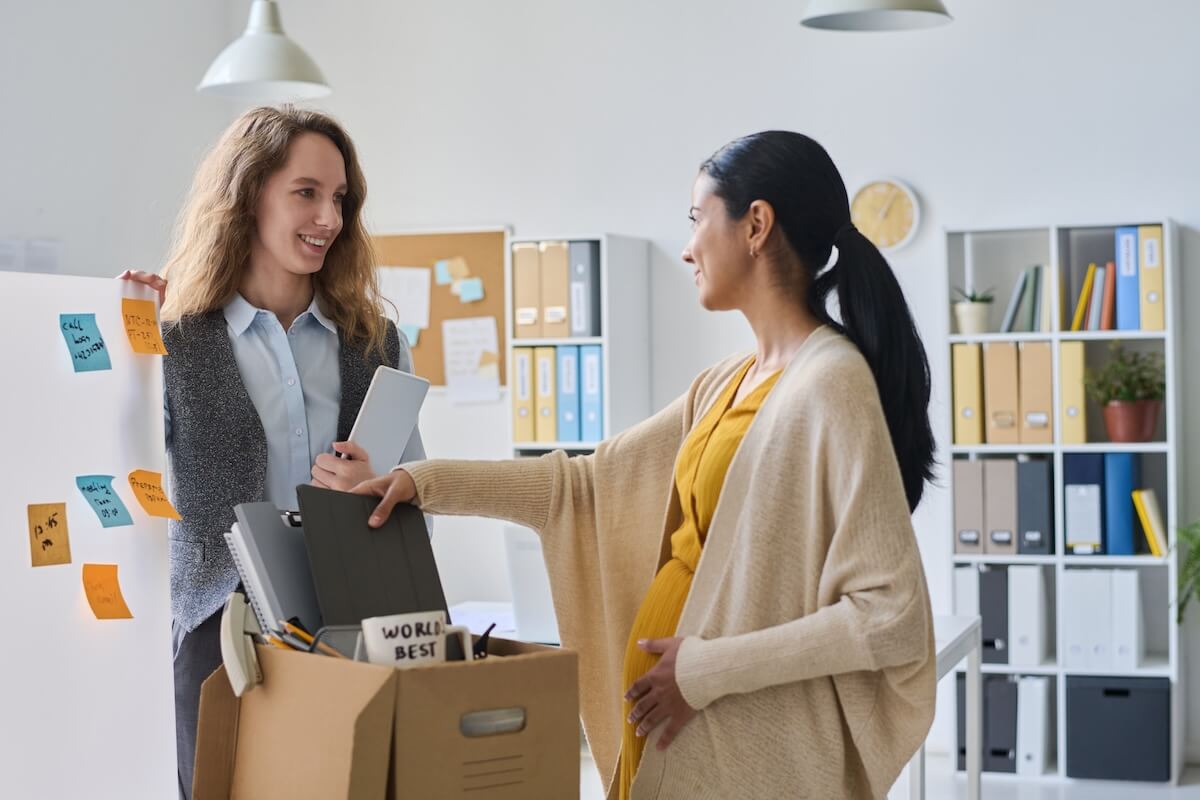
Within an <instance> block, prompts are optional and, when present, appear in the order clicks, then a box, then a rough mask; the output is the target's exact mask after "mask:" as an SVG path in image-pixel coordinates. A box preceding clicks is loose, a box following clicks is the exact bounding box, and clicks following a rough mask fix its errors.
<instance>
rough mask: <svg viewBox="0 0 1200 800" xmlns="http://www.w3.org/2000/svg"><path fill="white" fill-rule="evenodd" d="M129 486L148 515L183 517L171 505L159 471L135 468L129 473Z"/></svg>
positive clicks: (170, 517)
mask: <svg viewBox="0 0 1200 800" xmlns="http://www.w3.org/2000/svg"><path fill="white" fill-rule="evenodd" d="M129 488H131V489H133V496H134V497H136V498H137V500H138V502H139V503H141V506H142V508H143V509H144V510H145V512H146V513H147V514H149V515H150V516H152V517H167V518H169V519H183V517H181V516H179V512H178V511H176V510H175V506H173V505H171V501H170V500H168V499H167V492H166V490H165V489H163V485H162V473H161V472H148V471H146V470H144V469H135V470H134V471H133V472H131V473H129Z"/></svg>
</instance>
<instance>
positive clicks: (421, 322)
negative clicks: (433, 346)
mask: <svg viewBox="0 0 1200 800" xmlns="http://www.w3.org/2000/svg"><path fill="white" fill-rule="evenodd" d="M376 272H377V273H378V275H379V293H380V294H381V295H382V296H383V299H384V300H387V301H389V302H387V303H384V304H383V308H384V312H385V313H386V314H387V316H388V318H389V319H391V321H392V322H394V323H396V325H398V326H399V325H415V326H417V327H418V328H428V327H429V285H430V277H431V272H430V270H429V268H428V267H380V268H379V269H378V270H376ZM389 303H390V304H389ZM392 306H395V308H393V307H392Z"/></svg>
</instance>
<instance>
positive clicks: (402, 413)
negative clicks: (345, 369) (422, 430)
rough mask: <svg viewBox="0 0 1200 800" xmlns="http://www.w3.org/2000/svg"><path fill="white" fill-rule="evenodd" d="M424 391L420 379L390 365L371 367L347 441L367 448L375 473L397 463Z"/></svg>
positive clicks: (423, 382) (425, 387) (418, 411)
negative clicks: (368, 386)
mask: <svg viewBox="0 0 1200 800" xmlns="http://www.w3.org/2000/svg"><path fill="white" fill-rule="evenodd" d="M428 391H429V381H427V380H425V379H424V378H418V377H417V376H416V375H412V374H410V373H407V372H401V371H400V370H398V369H392V368H391V367H379V368H378V369H376V370H375V377H374V378H372V379H371V386H370V388H368V389H367V395H366V397H365V398H363V403H362V406H361V407H360V408H359V409H358V417H357V419H355V420H354V427H353V428H352V429H351V430H350V441H352V442H354V443H355V444H357V445H358V446H360V447H362V448H363V449H364V450H366V451H367V456H368V458H369V459H370V460H371V467H372V468H373V469H374V470H375V472H376V473H378V474H380V475H382V474H383V473H385V472H387V471H388V470H390V469H391V468H392V467H394V466H396V465H397V464H399V463H400V459H401V458H402V457H403V455H404V448H405V447H406V446H407V445H408V440H409V438H411V437H412V432H413V429H414V428H416V427H417V417H418V416H420V413H421V404H422V403H424V402H425V394H426V393H427V392H428Z"/></svg>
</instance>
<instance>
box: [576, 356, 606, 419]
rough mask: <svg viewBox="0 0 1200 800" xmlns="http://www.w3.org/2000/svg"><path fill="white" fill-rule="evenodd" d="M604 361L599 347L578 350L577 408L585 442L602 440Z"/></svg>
mask: <svg viewBox="0 0 1200 800" xmlns="http://www.w3.org/2000/svg"><path fill="white" fill-rule="evenodd" d="M603 398H604V360H603V359H602V358H601V354H600V345H598V344H586V345H583V346H581V347H580V348H579V406H580V412H581V413H580V416H581V417H582V426H581V431H580V432H581V434H582V436H583V441H585V442H598V441H600V440H601V439H603V438H604V399H603Z"/></svg>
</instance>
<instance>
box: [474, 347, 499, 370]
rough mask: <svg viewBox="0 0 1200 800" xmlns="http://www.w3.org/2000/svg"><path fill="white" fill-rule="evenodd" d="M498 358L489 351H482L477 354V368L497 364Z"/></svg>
mask: <svg viewBox="0 0 1200 800" xmlns="http://www.w3.org/2000/svg"><path fill="white" fill-rule="evenodd" d="M499 363H500V356H498V355H496V354H495V353H494V352H492V351H491V350H484V351H483V352H482V353H480V354H479V366H481V367H486V366H488V365H489V364H499Z"/></svg>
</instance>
